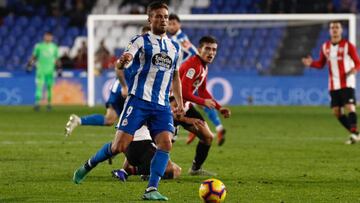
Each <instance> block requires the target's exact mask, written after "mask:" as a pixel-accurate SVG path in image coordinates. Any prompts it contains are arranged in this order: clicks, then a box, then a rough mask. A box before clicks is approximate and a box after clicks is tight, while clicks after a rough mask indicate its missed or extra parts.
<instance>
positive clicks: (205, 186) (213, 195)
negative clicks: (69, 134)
mask: <svg viewBox="0 0 360 203" xmlns="http://www.w3.org/2000/svg"><path fill="white" fill-rule="evenodd" d="M199 196H200V199H201V200H202V201H203V202H205V203H220V202H224V200H225V197H226V188H225V185H224V183H222V182H221V181H220V180H218V179H215V178H211V179H207V180H205V181H203V182H202V184H201V185H200V188H199Z"/></svg>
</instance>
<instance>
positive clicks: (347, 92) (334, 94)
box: [330, 88, 356, 107]
mask: <svg viewBox="0 0 360 203" xmlns="http://www.w3.org/2000/svg"><path fill="white" fill-rule="evenodd" d="M330 97H331V105H330V106H331V107H336V106H339V107H342V106H345V104H356V97H355V89H354V88H343V89H339V90H332V91H330Z"/></svg>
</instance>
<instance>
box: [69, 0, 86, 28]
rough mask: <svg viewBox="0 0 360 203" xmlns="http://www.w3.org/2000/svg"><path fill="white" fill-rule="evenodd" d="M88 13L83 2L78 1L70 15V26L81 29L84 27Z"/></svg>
mask: <svg viewBox="0 0 360 203" xmlns="http://www.w3.org/2000/svg"><path fill="white" fill-rule="evenodd" d="M86 16H87V12H86V10H85V5H84V3H83V2H82V1H76V5H75V8H73V9H72V10H71V11H70V13H69V17H70V22H69V25H70V26H77V27H79V28H82V27H84V25H85V22H86Z"/></svg>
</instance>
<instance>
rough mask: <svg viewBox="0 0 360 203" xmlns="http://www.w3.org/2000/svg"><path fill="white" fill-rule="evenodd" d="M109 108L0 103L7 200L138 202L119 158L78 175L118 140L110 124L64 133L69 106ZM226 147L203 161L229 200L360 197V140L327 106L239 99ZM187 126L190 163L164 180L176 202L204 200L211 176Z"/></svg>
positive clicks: (180, 147) (0, 167)
mask: <svg viewBox="0 0 360 203" xmlns="http://www.w3.org/2000/svg"><path fill="white" fill-rule="evenodd" d="M104 111H105V109H104V108H103V107H96V108H87V107H55V108H54V109H53V111H52V112H45V110H43V111H41V112H33V110H32V108H31V107H1V108H0V202H141V196H142V194H143V191H144V189H145V187H146V184H147V183H146V182H143V181H140V178H139V177H135V176H134V177H130V179H129V181H128V182H126V183H121V182H118V181H116V180H115V179H113V178H112V177H111V175H110V171H111V170H112V169H114V168H118V167H120V166H121V164H122V160H123V155H119V156H118V157H117V158H115V160H114V163H113V165H109V164H107V162H106V163H103V164H100V165H98V167H97V168H96V169H94V170H93V171H92V172H91V173H90V174H89V175H88V177H87V178H86V180H85V181H84V182H83V183H82V184H80V185H75V184H74V183H73V182H72V175H73V172H74V170H75V169H76V168H78V167H79V166H80V165H81V164H83V163H84V161H85V160H87V159H88V158H89V157H90V156H91V155H93V154H94V153H95V152H96V151H97V150H98V149H99V147H101V146H102V145H103V144H104V143H105V142H108V141H110V140H111V139H112V137H113V135H114V132H115V130H114V128H112V127H83V126H81V127H78V128H77V129H75V131H74V133H73V135H72V136H71V137H68V138H66V139H65V137H64V135H63V132H64V125H65V123H66V121H67V119H68V116H69V115H70V113H73V112H74V113H77V114H78V115H86V114H92V113H103V112H104ZM224 125H225V127H226V128H227V130H228V134H227V140H226V142H225V144H224V146H222V147H218V146H216V145H215V144H214V145H213V147H212V148H211V150H210V154H209V157H208V159H207V161H206V162H205V165H204V168H205V169H208V170H211V171H214V172H217V173H218V174H219V175H218V176H217V177H216V178H218V179H220V180H222V181H223V182H224V183H225V185H226V187H227V191H228V194H227V198H226V202H229V203H232V202H359V201H360V193H359V186H360V146H359V145H351V146H348V145H345V144H344V141H345V140H346V139H347V138H348V133H347V132H346V131H345V130H344V129H343V128H342V127H341V126H340V124H339V123H338V122H337V121H336V119H335V118H334V117H333V116H332V115H331V110H330V109H329V108H328V107H232V118H230V119H228V120H224ZM186 135H187V134H186V132H185V131H181V134H180V138H179V140H178V141H177V142H176V143H175V144H174V147H173V151H172V152H171V158H172V160H173V161H175V162H176V163H178V164H179V165H180V166H181V167H182V169H183V175H182V177H181V178H180V179H178V180H164V181H161V183H160V187H159V190H160V192H162V193H163V194H164V195H166V196H168V197H169V199H170V202H194V203H196V202H200V200H199V197H198V188H199V186H200V183H201V181H202V180H204V179H207V177H192V176H189V175H187V170H188V168H189V167H190V166H191V161H192V159H193V156H194V151H195V146H196V143H192V144H191V145H186V144H185V137H186Z"/></svg>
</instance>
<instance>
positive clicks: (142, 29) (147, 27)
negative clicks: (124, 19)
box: [141, 25, 151, 34]
mask: <svg viewBox="0 0 360 203" xmlns="http://www.w3.org/2000/svg"><path fill="white" fill-rule="evenodd" d="M150 30H151V27H150V26H149V25H144V26H143V27H142V28H141V33H142V34H144V33H147V32H149V31H150Z"/></svg>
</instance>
